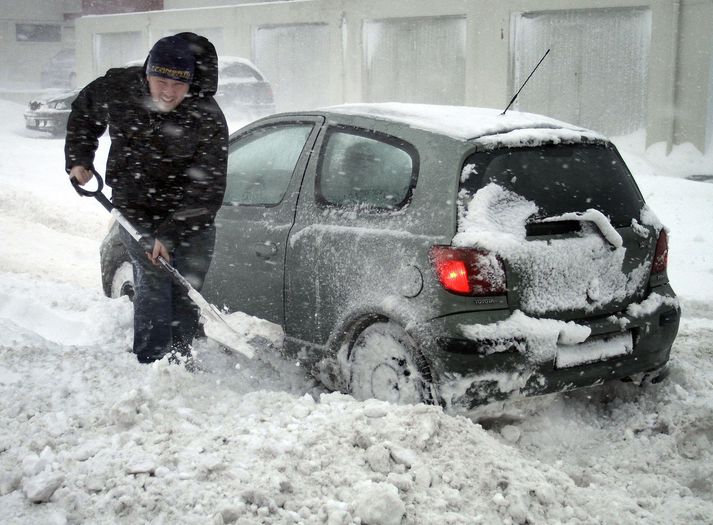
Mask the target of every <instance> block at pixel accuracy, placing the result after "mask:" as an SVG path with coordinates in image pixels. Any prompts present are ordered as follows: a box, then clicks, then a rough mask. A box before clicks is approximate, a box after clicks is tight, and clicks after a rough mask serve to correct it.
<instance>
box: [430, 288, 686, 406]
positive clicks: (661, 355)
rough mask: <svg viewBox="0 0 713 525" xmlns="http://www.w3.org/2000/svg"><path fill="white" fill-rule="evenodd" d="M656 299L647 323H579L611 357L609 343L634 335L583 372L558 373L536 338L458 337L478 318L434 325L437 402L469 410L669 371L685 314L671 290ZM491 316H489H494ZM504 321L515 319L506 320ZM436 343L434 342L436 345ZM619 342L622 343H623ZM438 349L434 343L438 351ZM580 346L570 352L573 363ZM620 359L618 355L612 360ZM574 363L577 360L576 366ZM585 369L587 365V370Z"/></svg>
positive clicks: (644, 318)
mask: <svg viewBox="0 0 713 525" xmlns="http://www.w3.org/2000/svg"><path fill="white" fill-rule="evenodd" d="M656 293H658V294H660V295H662V296H664V297H666V298H667V301H666V302H665V303H663V304H661V305H659V307H658V308H656V309H655V310H653V311H651V312H650V313H648V314H647V315H638V316H637V317H633V316H631V315H627V314H626V313H620V314H618V315H616V316H610V317H607V318H606V319H594V320H592V319H586V320H578V321H575V322H576V323H577V324H578V325H581V326H587V327H588V328H590V329H591V335H590V338H588V340H587V341H589V340H595V339H600V340H601V341H603V342H602V343H597V344H601V345H602V347H603V348H604V349H605V352H604V354H606V355H611V353H607V352H606V350H607V348H606V346H607V344H608V341H609V339H608V338H609V337H610V336H611V337H612V340H614V339H616V338H617V337H616V336H621V334H624V333H630V334H631V336H632V338H631V340H632V341H633V345H630V347H629V348H627V349H626V352H619V355H613V356H611V357H602V358H597V359H582V362H581V363H580V364H572V363H568V364H567V365H564V366H563V365H561V360H560V366H558V364H557V363H558V360H557V353H558V351H559V349H560V348H562V349H564V348H565V347H561V346H560V345H559V344H556V345H553V348H552V351H551V352H550V353H549V354H548V353H547V352H545V353H542V352H540V353H539V354H538V352H537V351H536V349H535V348H534V346H535V345H537V344H539V343H538V342H536V341H533V340H532V339H531V338H529V337H527V336H525V337H522V336H520V337H513V338H507V337H506V338H502V339H499V340H495V341H494V340H492V339H487V340H473V339H468V338H466V337H458V336H457V335H455V334H459V333H462V330H461V327H462V326H464V325H468V324H473V323H474V322H477V321H476V320H474V316H477V313H476V314H472V313H471V314H457V315H453V316H448V317H446V318H443V319H439V320H435V321H432V323H431V326H430V332H431V335H432V337H431V342H432V345H431V347H430V348H431V350H430V351H427V353H428V354H429V355H428V357H429V361H430V363H431V366H432V369H433V370H432V372H433V374H434V376H435V377H436V378H437V379H436V381H437V383H438V385H439V391H440V396H441V398H442V400H443V402H444V403H445V404H446V405H447V406H451V407H455V408H472V407H474V406H476V405H480V404H484V403H489V402H492V401H497V400H502V399H506V398H510V397H518V396H532V395H539V394H547V393H552V392H560V391H566V390H572V389H576V388H582V387H587V386H592V385H596V384H600V383H603V382H605V381H610V380H615V379H626V378H629V377H632V376H635V375H637V374H644V373H654V374H656V373H658V371H663V370H665V367H666V363H667V362H668V360H669V356H670V352H671V346H672V345H673V342H674V339H675V338H676V334H677V333H678V325H679V320H680V315H681V312H680V309H679V307H678V305H677V303H675V295H674V293H673V291H672V290H671V289H670V287H668V285H666V286H663V287H659V288H658V289H657V290H656ZM491 314H492V312H491ZM502 317H503V319H502V320H503V321H505V320H506V319H507V318H509V317H510V312H509V311H508V310H505V311H503V312H502ZM433 335H435V338H434V337H433ZM618 339H621V337H618ZM433 341H435V343H433ZM587 341H585V342H584V343H583V344H582V345H574V346H572V345H568V346H566V348H567V352H568V355H570V356H571V354H572V352H573V351H574V352H575V355H576V352H577V350H578V347H579V346H581V347H582V351H585V349H584V346H585V345H586V343H587ZM614 353H616V352H614ZM575 361H576V360H575ZM585 361H586V362H585Z"/></svg>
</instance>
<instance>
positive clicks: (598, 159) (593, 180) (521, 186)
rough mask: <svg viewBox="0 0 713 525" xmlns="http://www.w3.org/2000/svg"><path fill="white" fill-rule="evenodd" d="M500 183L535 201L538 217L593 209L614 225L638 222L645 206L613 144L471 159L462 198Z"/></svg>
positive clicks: (490, 154)
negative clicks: (487, 186)
mask: <svg viewBox="0 0 713 525" xmlns="http://www.w3.org/2000/svg"><path fill="white" fill-rule="evenodd" d="M490 183H495V184H498V185H500V186H502V187H504V188H506V189H508V190H510V191H513V192H515V193H517V194H518V195H521V196H523V197H525V198H526V199H528V200H530V201H533V202H534V203H535V204H536V205H537V206H538V207H539V212H538V215H537V217H534V219H535V220H536V219H538V218H544V217H555V216H558V215H562V214H564V213H568V212H584V211H586V210H587V209H590V208H594V209H596V210H598V211H600V212H602V213H603V214H604V215H606V216H608V217H609V220H610V221H611V223H612V224H613V225H614V226H617V227H624V226H629V225H631V220H632V219H637V220H638V219H639V211H640V210H641V208H642V206H643V204H644V201H643V198H642V197H641V193H640V192H639V189H638V188H637V186H636V183H635V182H634V179H633V177H632V176H631V173H630V172H629V169H628V168H627V167H626V164H625V163H624V161H623V159H622V158H621V156H620V155H619V154H618V152H617V151H616V150H615V149H614V148H613V147H612V146H610V145H595V144H558V145H545V146H540V147H529V148H510V149H496V150H491V151H483V152H478V153H475V154H473V155H471V156H470V157H469V158H468V159H467V160H466V163H465V166H464V168H463V174H462V176H461V190H465V191H464V192H463V191H462V192H461V197H462V198H468V196H472V195H473V194H475V193H476V192H477V191H478V190H479V189H480V188H483V187H484V186H486V185H488V184H490Z"/></svg>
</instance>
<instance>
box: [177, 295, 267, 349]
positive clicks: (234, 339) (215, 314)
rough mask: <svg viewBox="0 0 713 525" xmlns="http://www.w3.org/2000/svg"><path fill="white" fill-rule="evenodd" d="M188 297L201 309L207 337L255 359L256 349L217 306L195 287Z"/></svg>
mask: <svg viewBox="0 0 713 525" xmlns="http://www.w3.org/2000/svg"><path fill="white" fill-rule="evenodd" d="M188 296H189V297H190V298H191V300H192V301H193V302H194V303H195V304H196V305H197V306H198V308H199V309H200V315H201V322H202V323H203V331H204V332H205V335H206V337H208V338H209V339H212V340H213V341H215V342H217V343H220V344H221V345H223V346H225V347H227V348H228V349H230V350H233V351H235V352H239V353H241V354H243V355H244V356H245V357H247V358H250V359H252V358H253V357H255V349H254V348H253V347H252V345H250V343H249V342H248V341H247V337H246V336H245V335H243V334H241V333H240V332H238V331H237V330H235V329H233V328H232V327H231V326H230V324H229V323H228V322H227V321H226V320H225V318H224V317H223V316H222V315H221V314H220V312H219V311H218V309H217V308H216V307H215V306H213V305H212V304H210V303H209V302H208V301H206V300H205V298H204V297H203V296H202V295H201V294H199V293H198V292H197V291H196V290H195V289H194V288H193V287H191V289H190V290H189V292H188Z"/></svg>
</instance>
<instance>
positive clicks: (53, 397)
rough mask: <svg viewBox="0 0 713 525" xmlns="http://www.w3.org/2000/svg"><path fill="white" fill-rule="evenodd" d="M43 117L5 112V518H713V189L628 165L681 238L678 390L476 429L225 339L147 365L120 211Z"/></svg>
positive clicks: (496, 418) (0, 196)
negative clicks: (185, 359) (117, 262)
mask: <svg viewBox="0 0 713 525" xmlns="http://www.w3.org/2000/svg"><path fill="white" fill-rule="evenodd" d="M22 110H23V107H22V106H21V105H17V104H11V103H6V102H0V117H2V118H1V119H0V143H1V144H2V145H3V146H2V147H3V153H4V155H2V156H0V205H1V210H2V212H1V213H0V235H1V236H2V237H1V238H2V241H3V242H2V250H0V522H1V523H4V524H5V523H7V524H35V523H42V524H64V523H92V524H95V523H126V524H133V523H156V524H160V523H166V524H168V523H171V524H174V523H216V524H219V523H240V524H257V523H266V524H268V523H269V524H288V523H305V524H317V523H319V524H321V523H325V524H328V525H346V524H358V523H362V524H372V525H379V524H384V525H390V524H430V523H439V524H472V523H487V524H490V523H526V522H527V523H616V524H626V523H647V524H649V523H661V524H664V523H665V524H670V523H679V524H691V523H700V524H703V523H711V522H712V521H713V520H712V519H711V516H713V364H712V362H713V360H712V359H711V353H712V350H711V343H710V341H711V340H713V238H712V237H713V234H712V233H711V232H710V224H711V223H712V221H711V219H713V217H711V213H713V211H712V210H713V185H711V184H706V183H702V182H692V181H686V180H683V179H680V178H678V179H674V178H669V177H663V176H661V172H660V171H659V170H660V169H661V168H660V165H658V164H656V163H651V162H650V161H649V160H647V158H646V157H645V156H643V155H640V154H636V153H635V152H634V153H632V152H626V151H625V152H624V153H625V155H626V157H627V160H628V161H629V162H630V163H632V166H633V167H634V168H635V169H636V172H637V180H638V182H639V184H640V186H641V188H642V191H643V192H644V194H645V197H646V199H647V200H648V202H649V204H650V205H651V206H652V208H653V209H654V210H655V211H656V213H657V214H658V216H659V218H660V219H661V220H662V221H663V222H664V223H665V224H666V225H667V226H668V227H669V228H670V230H671V257H670V261H671V262H670V275H671V278H672V281H673V284H674V286H675V288H676V289H677V291H678V292H679V294H680V296H681V299H682V303H683V307H684V318H683V321H682V325H681V330H680V334H679V337H678V339H677V341H676V344H675V346H674V350H673V357H672V360H671V369H672V373H671V376H670V378H669V380H668V381H666V382H665V383H663V384H660V385H648V386H646V387H644V388H643V389H642V388H639V387H637V386H634V385H631V384H623V383H619V384H615V385H607V386H603V387H597V388H593V389H589V390H586V391H580V392H576V393H571V394H567V395H556V396H547V397H544V398H540V399H533V400H529V401H526V402H520V403H517V404H516V403H509V404H504V405H501V406H496V407H490V409H489V410H488V411H482V412H481V413H479V414H476V415H473V416H471V417H468V418H466V417H462V416H458V415H452V414H446V413H444V412H443V411H442V410H441V409H440V408H437V407H428V406H401V407H400V406H392V405H388V404H385V403H382V402H377V401H370V402H356V401H354V400H353V399H352V398H351V397H349V396H344V395H341V394H333V393H327V392H325V391H323V390H322V389H320V388H319V387H318V386H317V385H316V384H315V383H314V382H313V381H312V380H311V379H310V378H308V377H307V376H306V375H305V374H304V373H303V371H302V370H301V369H300V368H299V367H298V366H296V365H295V364H294V363H292V362H289V361H287V360H284V359H282V358H281V357H280V356H279V355H277V354H275V353H266V354H263V357H262V358H261V359H256V360H252V361H250V360H247V359H245V358H243V357H240V356H234V355H227V354H224V353H223V352H221V351H220V349H219V348H218V347H217V346H215V345H214V344H212V343H210V342H204V343H201V344H199V348H198V358H199V361H200V363H201V369H202V371H201V372H198V373H192V374H191V373H188V372H186V371H185V370H184V369H183V368H182V367H178V366H169V365H167V364H166V363H165V362H160V363H155V364H153V365H149V366H145V365H139V364H138V363H137V362H136V360H135V359H134V357H133V355H132V354H131V353H130V352H129V348H130V344H131V304H130V303H129V302H128V301H127V300H125V299H121V300H111V299H108V298H106V297H104V296H103V294H102V293H101V289H100V284H99V276H98V274H99V262H98V255H97V253H98V247H99V242H100V240H101V238H102V235H103V232H104V229H105V227H106V217H105V215H106V214H105V212H104V211H103V210H102V209H101V208H100V207H99V206H98V204H96V203H95V202H93V201H92V200H91V199H80V198H79V197H77V196H76V195H75V194H74V192H73V190H72V189H71V187H70V186H69V184H68V183H67V181H66V179H65V175H64V172H63V169H62V166H63V161H62V147H63V142H62V141H61V140H58V139H52V138H49V137H45V136H42V135H41V134H34V133H31V132H27V131H25V130H24V129H23V127H22V118H21V114H22ZM105 147H106V144H105V143H103V148H105ZM102 154H103V155H106V150H105V149H103V151H102V153H100V156H101V155H102ZM692 162H693V161H692ZM245 326H246V328H248V329H249V330H250V331H251V333H254V334H256V335H262V336H264V337H266V338H268V339H270V338H273V339H274V338H275V337H276V334H274V333H273V332H271V331H270V330H269V329H268V328H265V326H263V325H261V324H260V323H259V322H257V321H256V320H246V321H245ZM475 416H478V418H479V419H478V421H479V423H476V422H475V420H476V417H475Z"/></svg>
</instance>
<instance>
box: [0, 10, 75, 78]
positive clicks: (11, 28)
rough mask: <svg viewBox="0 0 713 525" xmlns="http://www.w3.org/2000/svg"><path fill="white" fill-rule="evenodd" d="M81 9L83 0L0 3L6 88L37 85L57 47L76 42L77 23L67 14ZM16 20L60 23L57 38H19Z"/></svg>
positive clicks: (0, 45)
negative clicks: (49, 39) (45, 40)
mask: <svg viewBox="0 0 713 525" xmlns="http://www.w3.org/2000/svg"><path fill="white" fill-rule="evenodd" d="M79 11H81V1H80V0H76V1H74V0H64V1H51V2H48V1H47V0H22V1H21V2H19V1H18V2H14V1H13V2H10V1H4V2H2V3H0V64H2V68H3V74H2V78H0V86H2V87H4V88H6V89H7V88H9V89H13V88H30V89H34V88H38V87H39V85H40V71H41V69H42V66H43V65H44V64H45V63H46V62H47V61H48V60H49V59H50V58H51V57H52V56H53V55H54V54H56V53H57V52H58V51H60V50H61V49H63V48H66V47H72V46H74V37H75V35H74V23H73V22H72V21H69V22H68V21H65V20H64V14H65V13H69V12H79ZM17 24H47V25H53V26H60V28H61V29H60V31H61V38H60V40H59V41H56V42H32V41H21V40H18V39H17V33H16V25H17Z"/></svg>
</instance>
